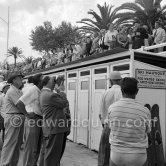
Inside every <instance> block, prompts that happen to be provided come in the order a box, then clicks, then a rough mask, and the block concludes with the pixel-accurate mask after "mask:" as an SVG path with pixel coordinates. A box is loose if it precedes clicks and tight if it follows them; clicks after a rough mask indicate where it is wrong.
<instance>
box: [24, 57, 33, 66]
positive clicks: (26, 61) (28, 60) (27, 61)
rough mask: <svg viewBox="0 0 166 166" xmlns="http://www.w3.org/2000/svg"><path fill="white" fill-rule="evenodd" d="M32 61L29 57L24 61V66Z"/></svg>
mask: <svg viewBox="0 0 166 166" xmlns="http://www.w3.org/2000/svg"><path fill="white" fill-rule="evenodd" d="M32 61H33V57H31V56H29V57H27V58H26V59H25V64H31V63H32Z"/></svg>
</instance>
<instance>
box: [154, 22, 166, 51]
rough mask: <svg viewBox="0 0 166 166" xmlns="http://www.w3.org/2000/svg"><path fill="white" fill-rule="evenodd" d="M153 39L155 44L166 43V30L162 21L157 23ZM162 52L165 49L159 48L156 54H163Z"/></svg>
mask: <svg viewBox="0 0 166 166" xmlns="http://www.w3.org/2000/svg"><path fill="white" fill-rule="evenodd" d="M153 38H154V44H161V43H164V42H166V33H165V30H164V29H163V28H162V22H160V21H156V22H155V29H154V31H153ZM162 51H163V47H160V48H157V49H156V50H155V52H162Z"/></svg>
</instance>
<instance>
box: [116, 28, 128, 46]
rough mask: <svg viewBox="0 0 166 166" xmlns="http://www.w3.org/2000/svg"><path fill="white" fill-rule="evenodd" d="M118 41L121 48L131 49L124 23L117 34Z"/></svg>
mask: <svg viewBox="0 0 166 166" xmlns="http://www.w3.org/2000/svg"><path fill="white" fill-rule="evenodd" d="M117 42H118V44H119V46H120V47H121V48H126V49H129V38H128V34H127V27H126V26H124V25H122V26H121V27H120V29H119V33H118V35H117Z"/></svg>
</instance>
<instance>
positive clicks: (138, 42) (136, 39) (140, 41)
mask: <svg viewBox="0 0 166 166" xmlns="http://www.w3.org/2000/svg"><path fill="white" fill-rule="evenodd" d="M134 26H135V27H134V29H133V32H134V33H133V36H132V41H133V45H132V48H133V49H139V48H141V47H142V46H145V43H146V41H147V39H148V33H147V31H146V30H145V28H143V27H142V26H141V23H140V22H139V21H136V22H135V24H134Z"/></svg>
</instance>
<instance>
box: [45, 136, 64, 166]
mask: <svg viewBox="0 0 166 166" xmlns="http://www.w3.org/2000/svg"><path fill="white" fill-rule="evenodd" d="M64 136H65V134H64V133H59V134H51V135H49V136H48V138H47V139H46V140H45V153H44V166H59V164H60V160H61V157H62V150H63V144H64Z"/></svg>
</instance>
